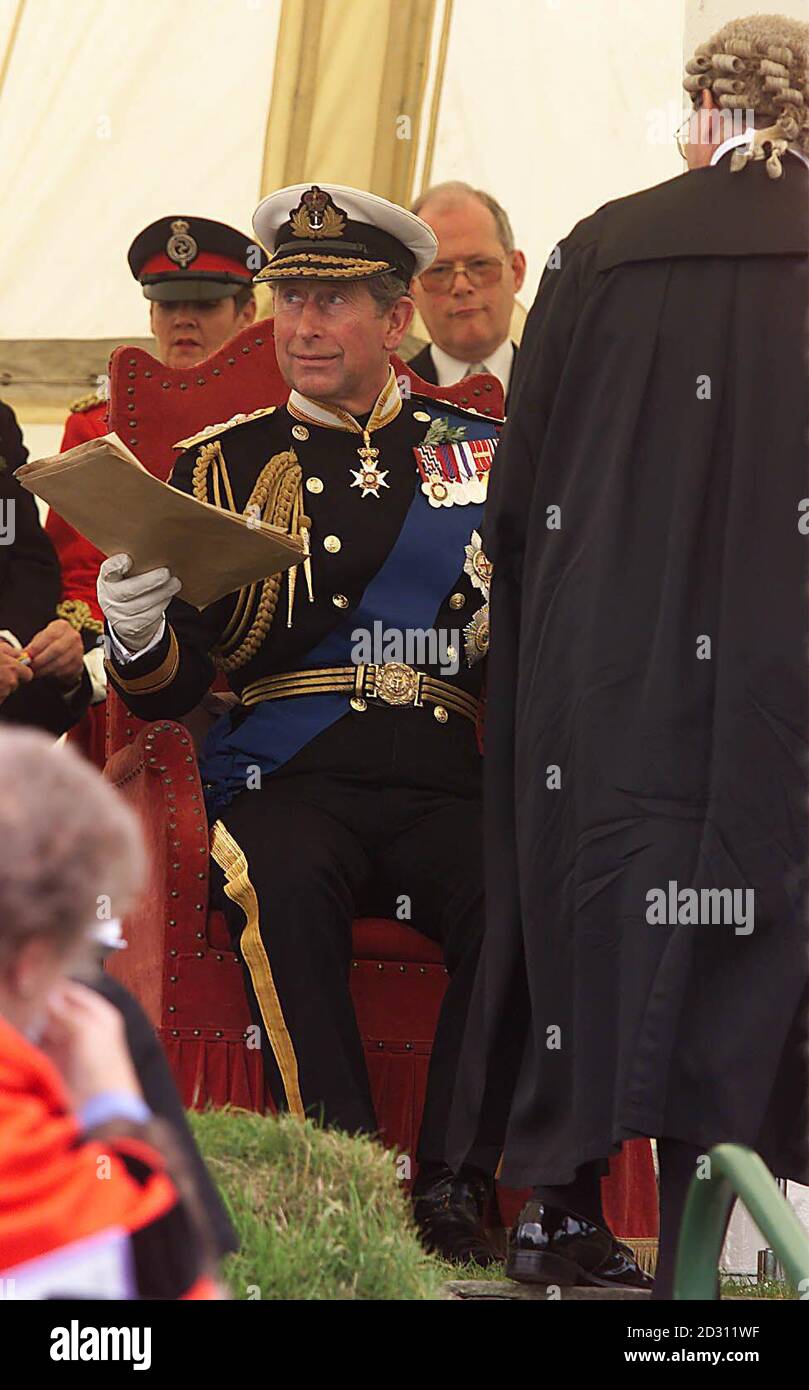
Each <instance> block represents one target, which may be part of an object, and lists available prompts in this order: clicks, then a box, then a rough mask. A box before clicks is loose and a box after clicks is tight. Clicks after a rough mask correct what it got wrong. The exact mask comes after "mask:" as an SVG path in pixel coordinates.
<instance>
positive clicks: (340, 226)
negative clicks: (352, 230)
mask: <svg viewBox="0 0 809 1390" xmlns="http://www.w3.org/2000/svg"><path fill="white" fill-rule="evenodd" d="M346 220H347V218H346V214H345V212H344V211H343V209H342V208H338V207H337V205H336V203H335V202H334V200H333V198H332V196H331V194H330V193H324V191H323V189H322V188H318V186H317V184H313V185H312V187H311V188H307V190H306V192H305V193H304V194H303V195H302V196H301V201H300V202H299V203H298V206H297V207H296V208H295V209H294V210H293V211H292V212H291V213H290V214H289V222H290V226H291V228H292V235H293V236H299V237H307V238H313V237H314V238H315V239H317V238H319V237H341V236H342V235H343V232H344V231H345V226H346Z"/></svg>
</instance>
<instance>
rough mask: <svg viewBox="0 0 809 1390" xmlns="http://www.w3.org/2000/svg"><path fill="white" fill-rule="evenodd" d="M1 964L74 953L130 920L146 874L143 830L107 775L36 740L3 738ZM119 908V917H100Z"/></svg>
mask: <svg viewBox="0 0 809 1390" xmlns="http://www.w3.org/2000/svg"><path fill="white" fill-rule="evenodd" d="M0 847H1V852H0V954H2V956H3V957H5V958H8V957H10V956H14V955H15V954H16V952H17V951H18V950H19V948H20V947H21V946H22V945H23V944H24V943H25V942H27V941H31V940H33V939H35V938H37V937H40V938H49V939H50V940H51V941H52V942H53V943H54V944H56V945H57V946H58V947H59V948H61V949H67V948H69V946H70V945H71V944H72V942H73V941H74V940H77V939H78V938H79V937H80V936H81V934H82V932H84V931H86V930H87V928H88V927H90V926H91V925H92V923H93V922H94V921H95V920H101V919H102V916H107V915H111V916H115V917H118V916H121V915H122V913H124V912H125V911H126V910H127V909H128V908H129V906H130V905H131V902H132V900H133V898H134V897H135V896H136V894H137V893H138V892H139V890H140V888H141V886H142V884H143V882H144V878H145V873H146V851H145V847H144V843H143V836H142V834H141V830H140V825H139V822H138V819H137V817H136V816H135V814H134V812H132V811H130V809H129V807H128V806H127V805H126V804H125V802H124V801H123V799H122V798H121V797H120V796H119V794H118V793H117V792H116V791H115V790H114V789H113V788H112V787H111V786H110V784H109V783H108V782H105V781H104V779H103V777H102V776H101V774H100V773H98V772H97V771H96V770H95V768H94V767H93V766H92V765H91V764H90V763H88V762H86V761H85V759H84V758H82V757H80V756H79V754H78V753H75V752H74V751H73V749H72V748H70V747H69V746H67V745H62V746H57V745H55V744H54V742H53V740H52V739H50V738H47V737H46V736H45V735H44V734H40V733H37V732H35V731H34V730H28V729H24V730H22V729H21V730H18V729H2V728H0ZM100 901H103V902H104V903H105V904H106V903H107V901H109V904H110V911H109V912H107V911H104V912H103V914H102V913H101V912H100V911H99V905H100Z"/></svg>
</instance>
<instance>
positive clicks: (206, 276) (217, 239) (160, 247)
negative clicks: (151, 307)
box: [127, 216, 267, 299]
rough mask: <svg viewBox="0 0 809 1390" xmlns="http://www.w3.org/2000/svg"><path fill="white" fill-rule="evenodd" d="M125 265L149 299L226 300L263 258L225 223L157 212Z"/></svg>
mask: <svg viewBox="0 0 809 1390" xmlns="http://www.w3.org/2000/svg"><path fill="white" fill-rule="evenodd" d="M127 260H128V261H129V268H130V270H131V271H132V274H133V275H134V277H135V279H136V280H139V281H140V283H141V285H142V286H143V293H144V295H145V296H146V298H147V299H224V298H225V297H226V296H227V295H231V294H237V293H238V291H239V290H241V289H244V288H246V287H247V286H248V285H252V283H253V278H254V276H255V274H256V271H257V270H260V269H261V267H262V266H264V265H266V264H267V257H266V255H265V254H264V252H263V250H262V249H261V247H260V246H258V245H257V244H256V242H255V241H250V240H249V239H248V238H247V237H246V236H245V235H244V234H243V233H242V232H237V231H236V228H235V227H229V226H228V225H227V223H225V222H212V221H211V220H210V218H208V217H179V216H176V217H161V218H159V219H158V221H157V222H151V223H150V224H149V226H148V227H144V229H143V231H142V232H139V233H138V235H137V236H136V237H135V240H134V241H133V243H132V245H131V246H130V248H129V253H128V256H127Z"/></svg>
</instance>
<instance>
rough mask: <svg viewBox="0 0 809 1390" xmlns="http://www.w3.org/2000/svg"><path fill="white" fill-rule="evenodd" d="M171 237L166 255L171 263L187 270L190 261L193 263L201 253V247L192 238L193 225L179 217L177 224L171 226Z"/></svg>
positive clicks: (173, 223)
mask: <svg viewBox="0 0 809 1390" xmlns="http://www.w3.org/2000/svg"><path fill="white" fill-rule="evenodd" d="M171 232H172V234H171V236H170V237H169V239H168V241H167V242H166V255H167V256H168V258H169V260H170V261H174V262H175V264H176V265H178V266H180V268H181V269H182V270H185V268H186V266H187V265H188V263H189V261H193V260H194V258H195V256H197V255H198V253H199V247H198V246H197V243H196V242H195V240H194V238H193V237H192V236H191V224H190V223H189V222H186V221H185V219H184V218H182V217H178V218H177V220H176V222H172V224H171Z"/></svg>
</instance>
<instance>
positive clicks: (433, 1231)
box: [413, 1168, 498, 1265]
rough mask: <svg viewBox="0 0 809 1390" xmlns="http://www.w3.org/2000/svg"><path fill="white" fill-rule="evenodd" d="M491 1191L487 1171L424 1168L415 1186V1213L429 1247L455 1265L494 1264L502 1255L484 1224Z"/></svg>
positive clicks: (427, 1247) (422, 1236)
mask: <svg viewBox="0 0 809 1390" xmlns="http://www.w3.org/2000/svg"><path fill="white" fill-rule="evenodd" d="M490 1190H491V1183H490V1182H489V1181H488V1180H487V1179H486V1177H484V1175H483V1174H477V1173H474V1174H470V1173H469V1172H468V1170H465V1169H461V1172H460V1173H459V1174H458V1176H457V1177H456V1176H455V1174H454V1173H453V1172H452V1170H451V1169H449V1168H438V1169H436V1168H430V1169H428V1170H427V1171H424V1170H422V1172H420V1173H419V1176H418V1177H417V1179H416V1181H415V1183H414V1185H413V1215H414V1217H415V1221H416V1225H417V1226H418V1228H419V1234H420V1236H421V1242H422V1245H423V1246H424V1247H425V1249H427V1250H430V1251H432V1253H433V1254H435V1255H440V1256H441V1258H442V1259H444V1260H451V1261H452V1262H453V1263H454V1264H466V1263H467V1262H468V1261H469V1260H473V1261H474V1262H475V1264H479V1265H490V1264H493V1263H494V1262H495V1261H496V1260H497V1258H498V1256H497V1255H496V1254H495V1252H494V1250H493V1249H492V1247H491V1245H490V1244H489V1241H488V1239H487V1237H486V1232H485V1230H484V1227H483V1213H484V1211H485V1208H486V1201H487V1199H488V1197H489V1194H490Z"/></svg>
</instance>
